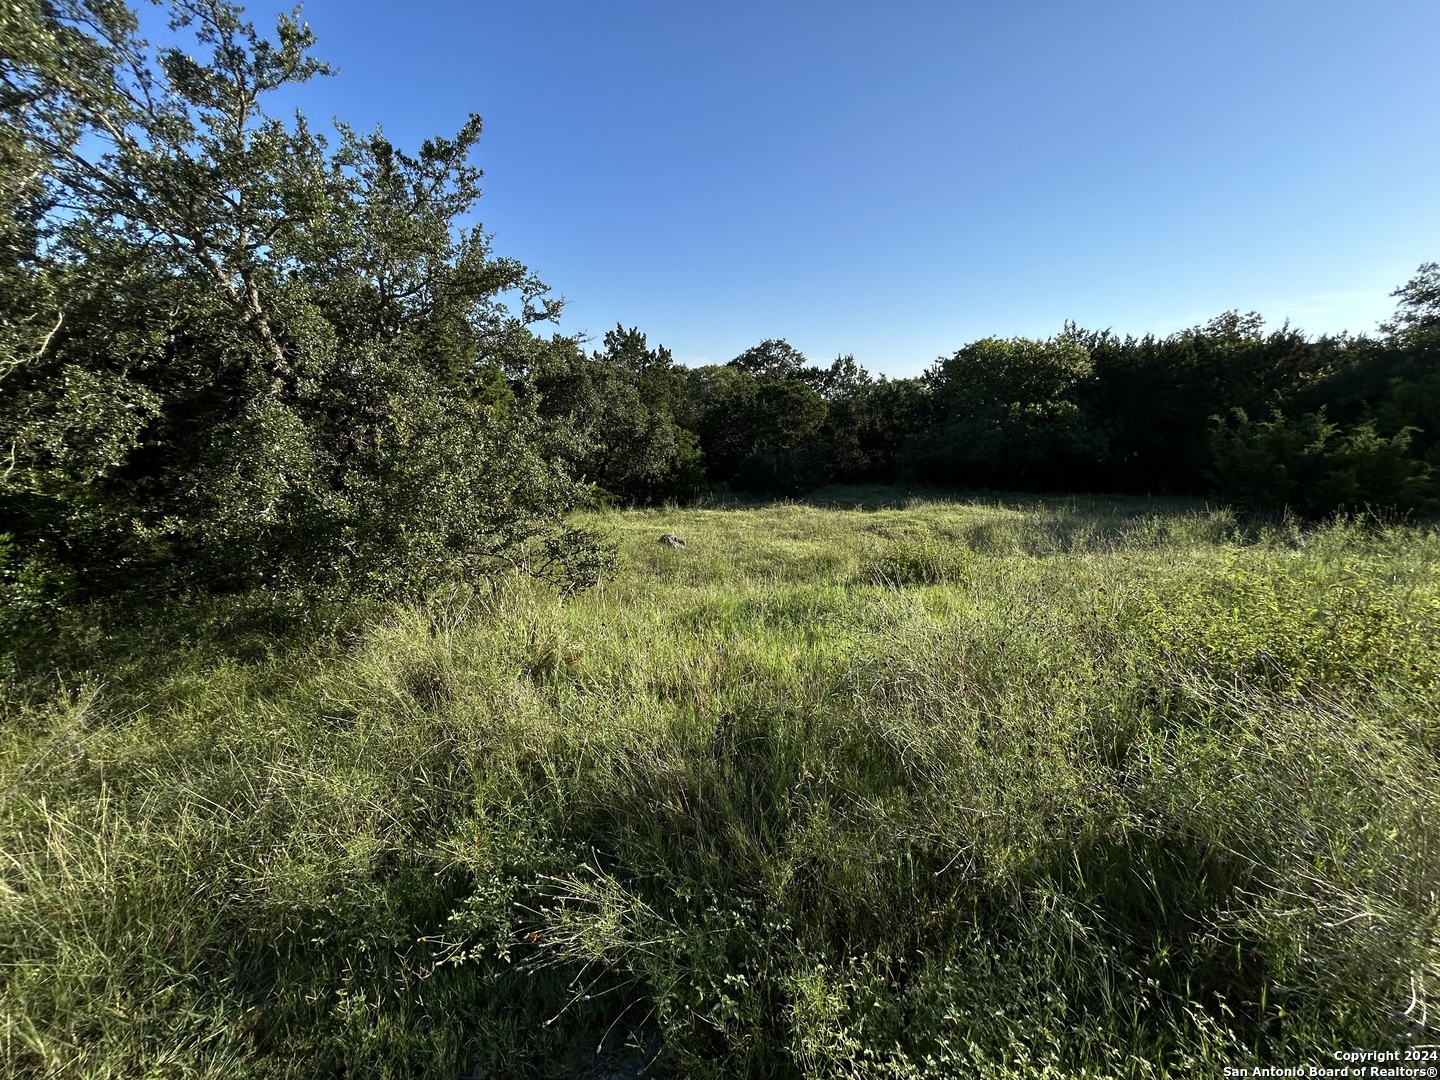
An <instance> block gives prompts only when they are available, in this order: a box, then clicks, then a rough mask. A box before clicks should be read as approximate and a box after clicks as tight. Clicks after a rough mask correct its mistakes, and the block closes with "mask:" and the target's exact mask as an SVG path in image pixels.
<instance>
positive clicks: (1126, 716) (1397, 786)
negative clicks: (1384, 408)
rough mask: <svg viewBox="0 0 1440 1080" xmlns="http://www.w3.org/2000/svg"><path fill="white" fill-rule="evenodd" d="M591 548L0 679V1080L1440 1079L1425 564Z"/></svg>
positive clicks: (1435, 631) (848, 507)
mask: <svg viewBox="0 0 1440 1080" xmlns="http://www.w3.org/2000/svg"><path fill="white" fill-rule="evenodd" d="M584 523H585V524H588V525H591V526H593V527H595V528H597V529H600V530H602V531H604V532H606V533H608V534H609V535H610V536H612V537H613V538H614V540H615V541H616V542H617V543H618V546H619V553H620V568H619V570H618V572H617V573H616V574H615V575H614V576H613V577H612V578H611V579H609V580H607V581H605V582H604V583H603V584H602V585H601V586H600V587H598V588H596V589H594V590H592V591H590V592H587V593H584V594H581V595H578V596H574V597H570V598H567V599H560V598H557V597H555V596H553V595H551V594H547V593H545V592H543V591H542V590H540V589H539V588H537V587H532V586H529V585H527V584H525V583H523V582H521V581H514V582H508V583H504V584H502V585H501V586H500V587H498V588H488V587H486V588H477V589H469V588H457V589H455V590H452V591H450V592H448V593H446V594H444V595H439V596H436V597H434V598H432V600H431V601H430V602H429V603H428V604H426V605H421V606H416V607H405V608H394V609H383V608H378V607H377V608H369V609H365V610H357V609H353V608H351V609H346V610H331V609H321V610H308V609H305V608H303V607H301V606H299V605H298V604H297V603H292V604H290V605H289V606H286V605H285V604H281V603H279V602H277V601H271V602H269V603H268V604H261V603H260V602H259V601H256V600H253V599H252V600H242V599H226V600H210V601H206V602H205V603H203V604H202V603H180V602H176V603H175V604H174V605H173V606H172V607H170V608H168V609H163V610H162V609H156V610H151V611H148V612H146V613H145V614H144V615H143V616H140V617H137V616H134V615H130V616H125V617H122V616H119V615H116V614H114V613H106V612H104V611H97V612H91V613H89V614H87V616H86V617H85V618H83V619H76V621H75V622H74V623H73V625H68V626H65V627H61V628H59V629H57V630H56V631H55V632H54V633H53V634H50V635H48V636H47V637H46V638H45V639H43V640H40V641H37V642H34V643H32V645H31V646H30V648H29V649H28V650H27V652H26V654H25V655H24V656H21V657H18V658H16V660H15V662H14V663H13V664H12V667H11V673H10V675H9V677H8V681H7V684H6V686H7V689H6V694H7V697H6V714H7V715H6V718H5V723H4V726H3V730H0V740H3V741H0V852H3V876H0V1071H3V1072H4V1073H5V1074H6V1075H16V1076H29V1075H35V1076H44V1075H51V1076H57V1077H58V1076H64V1077H72V1076H74V1077H86V1076H96V1077H99V1076H114V1077H120V1076H126V1077H129V1076H137V1077H138V1076H145V1077H152V1076H153V1077H172V1076H173V1077H200V1076H212V1077H249V1076H255V1077H262V1076H263V1077H282V1076H296V1077H302V1076H307V1077H308V1076H314V1077H321V1076H324V1077H330V1076H346V1077H396V1078H399V1077H410V1076H434V1077H444V1078H447V1080H455V1078H459V1077H462V1076H465V1077H472V1076H473V1077H482V1076H483V1077H489V1078H496V1077H512V1076H555V1077H578V1076H582V1075H586V1071H585V1070H586V1069H587V1068H591V1067H593V1066H595V1064H596V1062H597V1061H599V1062H600V1063H602V1064H607V1067H614V1068H620V1067H621V1065H620V1064H619V1063H621V1062H626V1061H628V1062H630V1064H629V1065H626V1066H625V1067H626V1068H631V1069H633V1067H634V1065H633V1063H634V1062H635V1061H636V1060H638V1055H642V1054H643V1055H644V1056H646V1057H647V1058H653V1059H654V1060H653V1064H652V1065H651V1071H650V1072H649V1073H647V1075H649V1074H652V1073H653V1074H658V1075H681V1076H697V1077H699V1076H714V1077H722V1076H818V1077H910V1076H915V1077H919V1076H954V1077H996V1078H999V1077H1034V1078H1040V1077H1057V1078H1058V1077H1071V1076H1076V1077H1095V1078H1099V1077H1161V1076H1169V1077H1191V1076H1219V1075H1221V1074H1222V1071H1223V1068H1224V1066H1225V1065H1233V1066H1240V1065H1250V1064H1256V1063H1271V1064H1280V1065H1293V1064H1297V1063H1303V1062H1315V1063H1319V1064H1333V1059H1325V1060H1322V1055H1328V1054H1329V1052H1330V1051H1332V1050H1335V1049H1344V1048H1352V1047H1353V1048H1363V1049H1384V1048H1393V1047H1400V1046H1405V1045H1411V1044H1424V1043H1435V1042H1440V1015H1437V1009H1440V1000H1437V999H1440V993H1437V992H1440V899H1437V892H1436V890H1437V889H1440V534H1437V532H1436V531H1435V530H1434V529H1433V528H1418V527H1393V528H1386V529H1378V528H1365V527H1362V526H1360V525H1358V524H1344V523H1341V524H1337V525H1332V526H1328V527H1326V528H1322V529H1318V530H1314V531H1309V532H1302V531H1300V530H1299V529H1297V528H1295V527H1293V526H1289V525H1284V524H1281V525H1275V526H1272V527H1270V528H1263V529H1262V528H1242V527H1240V526H1239V525H1237V523H1236V522H1235V520H1234V519H1233V518H1232V517H1231V516H1230V515H1228V514H1227V513H1224V512H1215V511H1207V510H1205V509H1204V508H1202V507H1196V506H1192V505H1188V504H1166V503H1151V502H1143V501H1138V500H1134V501H1126V500H1098V499H1097V500H1074V499H1069V500H1045V501H1037V500H1033V499H1032V500H1028V501H1015V500H1005V499H988V500H971V501H964V500H954V501H950V500H945V499H941V498H934V499H930V500H928V501H926V500H917V499H906V498H905V497H904V496H903V495H900V494H897V493H894V492H887V491H881V490H854V489H849V490H834V491H829V492H822V493H819V495H818V496H817V497H816V498H815V499H812V500H811V501H810V502H809V503H807V504H783V505H754V506H733V507H717V508H713V509H673V510H663V511H659V510H657V511H625V512H596V513H591V514H589V515H586V516H585V517H584ZM666 532H670V533H676V534H678V535H680V536H682V537H684V538H685V539H686V541H687V543H688V546H687V547H686V548H685V549H683V550H672V549H670V548H668V547H665V546H662V545H661V544H659V543H657V539H658V537H659V536H660V534H661V533H666ZM627 1044H629V1045H630V1046H631V1047H632V1049H630V1050H627V1049H626V1046H627ZM597 1047H599V1048H601V1049H600V1051H599V1053H598V1055H597ZM633 1047H639V1048H640V1049H639V1050H635V1049H633ZM627 1055H628V1057H627ZM625 1075H630V1073H626V1074H625Z"/></svg>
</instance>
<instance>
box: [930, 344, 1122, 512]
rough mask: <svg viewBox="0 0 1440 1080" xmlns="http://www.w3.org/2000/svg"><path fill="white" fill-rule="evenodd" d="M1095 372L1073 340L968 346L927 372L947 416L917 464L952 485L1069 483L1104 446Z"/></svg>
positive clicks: (941, 412) (937, 403)
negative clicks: (1090, 403)
mask: <svg viewBox="0 0 1440 1080" xmlns="http://www.w3.org/2000/svg"><path fill="white" fill-rule="evenodd" d="M1092 371H1093V368H1092V365H1091V362H1090V355H1089V352H1088V350H1086V349H1085V348H1084V347H1083V346H1081V345H1079V344H1077V343H1076V342H1074V341H1071V340H1069V339H1068V338H1065V337H1059V338H1052V339H1050V340H1048V341H1036V340H1031V339H1027V338H1012V339H1009V340H1004V339H1001V338H985V339H983V340H981V341H977V342H974V343H972V344H970V345H967V346H965V348H963V349H960V350H959V351H958V352H956V353H954V354H953V355H952V356H949V357H944V358H942V359H940V360H939V361H937V362H936V364H935V365H934V366H933V367H932V368H931V369H930V370H929V371H928V372H926V375H925V378H926V382H927V383H928V384H929V385H930V387H931V390H932V393H933V394H934V396H935V406H936V409H937V412H938V413H939V416H940V420H939V422H938V423H937V424H936V426H935V427H933V428H931V429H930V431H928V432H926V433H925V435H924V436H922V437H921V438H919V439H917V440H916V441H915V443H914V444H913V445H912V448H911V450H910V453H909V460H910V461H911V462H912V463H913V464H914V465H915V467H916V468H917V470H918V471H919V472H920V473H921V474H922V475H924V476H926V477H927V478H929V479H933V480H938V481H940V482H943V483H949V484H985V485H1010V486H1022V487H1033V486H1036V485H1043V486H1051V487H1063V486H1065V485H1066V483H1067V482H1069V481H1071V480H1072V479H1073V476H1074V473H1075V471H1076V468H1077V465H1078V464H1083V463H1084V462H1086V461H1089V460H1093V459H1094V458H1095V457H1097V456H1099V454H1100V453H1101V452H1102V450H1103V444H1104V437H1103V435H1102V434H1101V433H1099V432H1097V431H1096V430H1095V428H1094V425H1093V423H1092V421H1091V417H1090V415H1089V413H1088V410H1087V408H1086V407H1085V400H1084V396H1083V391H1084V389H1085V386H1086V384H1087V383H1088V381H1089V380H1090V378H1091V376H1092Z"/></svg>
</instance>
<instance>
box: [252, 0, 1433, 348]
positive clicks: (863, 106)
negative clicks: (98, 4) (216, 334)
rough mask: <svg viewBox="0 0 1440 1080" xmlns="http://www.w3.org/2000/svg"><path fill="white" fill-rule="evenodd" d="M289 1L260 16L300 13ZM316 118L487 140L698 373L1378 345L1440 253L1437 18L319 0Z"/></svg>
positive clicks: (562, 282) (1379, 8) (556, 234)
mask: <svg viewBox="0 0 1440 1080" xmlns="http://www.w3.org/2000/svg"><path fill="white" fill-rule="evenodd" d="M278 6H279V5H276V6H275V7H272V6H269V5H264V4H261V3H254V2H252V3H251V4H250V5H249V6H248V11H249V14H250V15H251V16H252V17H253V18H255V19H256V21H257V22H259V23H261V24H262V25H269V24H271V22H272V20H271V13H272V12H273V11H274V10H276V8H277V7H278ZM303 18H304V19H305V20H306V21H308V22H309V23H310V25H311V27H312V28H313V29H314V30H315V32H316V33H317V35H318V36H319V47H318V49H317V55H319V56H320V57H321V58H323V59H326V60H329V61H330V62H332V63H333V64H335V65H337V66H338V67H339V69H340V74H339V75H338V76H337V77H335V78H332V79H328V80H322V81H321V82H320V84H319V85H316V86H314V87H313V88H310V89H308V90H307V92H306V93H305V95H304V97H303V107H304V109H305V111H306V112H307V114H309V115H310V117H311V118H312V120H314V121H316V122H317V123H318V122H319V121H322V120H325V119H328V117H330V116H332V115H333V116H338V117H340V118H341V119H343V120H346V121H347V122H350V123H353V124H355V125H356V126H358V127H360V128H362V129H363V128H369V127H370V126H372V125H373V124H375V123H378V124H380V125H381V126H382V127H383V128H384V129H385V131H386V133H387V134H388V135H389V136H390V137H391V138H392V140H393V141H395V142H396V143H397V144H400V145H402V146H409V147H414V146H415V145H418V143H419V142H420V140H422V139H423V138H425V137H426V136H428V135H433V134H450V133H452V132H453V131H454V130H455V129H456V128H457V127H458V126H459V124H460V123H461V122H462V121H463V120H464V118H465V116H466V115H467V114H468V113H470V112H472V111H474V112H478V113H480V114H482V115H483V116H484V118H485V135H484V137H483V140H482V142H481V146H480V150H479V154H478V159H477V161H478V164H480V165H481V166H482V167H483V168H484V170H485V173H486V179H485V198H484V199H483V200H482V202H481V213H480V217H481V220H482V221H483V223H484V226H485V228H486V230H487V231H489V232H492V233H493V234H494V237H495V249H496V251H497V252H498V253H500V254H505V255H511V256H514V257H516V258H518V259H520V260H521V261H523V262H525V263H527V264H528V265H529V266H530V267H531V268H532V269H534V270H535V271H536V272H537V273H538V274H539V275H540V276H541V277H542V278H543V279H544V280H546V281H547V282H549V283H550V284H551V285H552V286H553V287H554V288H555V289H556V291H557V292H560V293H563V294H564V295H565V296H566V297H567V299H568V305H567V308H566V311H565V315H564V317H563V318H562V320H561V323H560V326H559V329H560V330H562V331H564V332H567V333H577V332H588V333H589V334H591V335H593V336H595V337H597V338H598V337H599V336H600V335H601V334H603V333H604V331H605V330H606V329H608V328H610V327H612V326H614V325H615V323H617V322H621V323H624V324H625V325H626V326H631V325H635V326H639V327H640V328H641V329H642V330H644V331H645V332H646V333H647V334H648V335H649V336H650V340H651V342H652V344H653V343H656V342H659V343H663V344H665V345H668V346H669V347H670V348H671V349H673V350H674V352H675V354H676V356H677V357H678V358H680V359H682V360H685V361H686V362H690V363H702V362H723V361H725V360H728V359H730V358H731V357H733V356H735V355H736V354H737V353H739V352H741V351H742V350H743V349H745V348H746V347H748V346H750V345H753V344H755V343H756V342H758V341H760V340H762V339H764V338H769V337H784V338H787V339H788V340H789V341H790V342H791V343H792V344H793V345H795V346H796V347H797V348H799V349H800V350H801V351H802V352H804V353H805V354H806V355H808V356H809V357H810V358H811V359H812V360H821V361H828V360H829V359H831V358H833V357H834V356H835V355H837V354H840V353H853V354H854V355H855V357H856V359H857V360H859V361H860V362H861V363H862V364H864V365H866V366H867V367H869V368H870V369H871V370H872V371H879V372H885V373H887V374H891V375H909V374H915V373H917V372H918V371H920V370H921V369H922V368H924V367H925V366H926V365H928V364H929V363H930V362H931V361H933V360H934V359H935V357H937V356H938V355H940V354H942V353H950V352H953V351H954V350H955V349H957V348H959V347H960V346H961V345H963V344H965V343H966V342H968V341H971V340H974V339H975V338H978V337H982V336H985V335H988V334H998V335H1003V336H1010V335H1032V336H1049V335H1050V334H1052V333H1055V332H1057V331H1058V330H1060V329H1061V327H1062V325H1063V323H1064V321H1065V320H1066V319H1074V320H1076V321H1077V322H1079V323H1080V324H1081V325H1083V326H1086V327H1090V328H1096V329H1098V328H1104V327H1107V326H1108V327H1113V328H1114V329H1115V330H1116V331H1117V332H1121V333H1128V332H1134V333H1142V332H1145V331H1152V330H1153V331H1156V332H1160V333H1168V332H1170V331H1173V330H1176V329H1180V328H1183V327H1185V326H1190V325H1194V324H1196V323H1198V322H1203V321H1204V320H1206V319H1208V318H1210V317H1211V316H1213V315H1216V314H1218V313H1219V312H1221V311H1224V310H1226V309H1229V308H1239V309H1241V310H1258V311H1260V312H1261V313H1262V314H1264V315H1265V316H1266V317H1267V319H1269V320H1270V321H1271V322H1272V323H1278V322H1280V321H1281V320H1282V319H1285V318H1287V317H1288V318H1289V319H1290V320H1291V321H1292V322H1293V323H1295V324H1297V325H1299V326H1301V327H1303V328H1305V329H1307V330H1311V331H1314V332H1319V331H1339V330H1342V329H1349V330H1352V331H1356V332H1366V331H1373V330H1374V328H1375V323H1376V321H1377V320H1379V319H1382V318H1384V317H1385V316H1387V315H1388V314H1389V313H1390V312H1391V311H1392V310H1393V307H1394V302H1393V300H1391V299H1390V297H1389V296H1388V293H1389V292H1390V291H1391V290H1393V289H1394V288H1395V287H1397V286H1398V285H1400V284H1402V283H1403V282H1405V281H1406V280H1407V279H1408V278H1409V277H1410V276H1411V275H1412V274H1413V272H1414V270H1415V268H1416V267H1417V266H1418V265H1419V264H1420V263H1421V262H1425V261H1429V260H1440V3H1436V0H1353V2H1344V3H1342V2H1336V0H1283V2H1282V0H1193V2H1181V0H1123V2H1122V0H984V2H980V0H972V2H952V3H934V2H924V3H921V2H906V0H890V2H888V3H880V2H879V0H871V2H867V3H858V2H850V0H825V2H817V0H805V2H799V0H769V2H764V3H754V2H748V0H746V2H730V0H726V2H719V0H716V2H703V0H574V2H546V0H539V2H533V0H532V2H522V0H478V2H470V3H461V2H451V0H411V2H408V3H394V2H388V0H387V2H383V3H382V2H372V0H310V2H309V3H307V4H306V5H305V8H304V12H303Z"/></svg>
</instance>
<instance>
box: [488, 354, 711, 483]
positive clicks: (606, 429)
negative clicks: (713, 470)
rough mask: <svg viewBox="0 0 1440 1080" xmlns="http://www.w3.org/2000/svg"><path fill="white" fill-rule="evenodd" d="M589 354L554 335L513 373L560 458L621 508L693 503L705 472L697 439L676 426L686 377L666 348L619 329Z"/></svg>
mask: <svg viewBox="0 0 1440 1080" xmlns="http://www.w3.org/2000/svg"><path fill="white" fill-rule="evenodd" d="M604 343H605V350H604V352H594V353H591V354H589V355H587V354H586V353H585V351H584V350H583V349H582V348H581V347H580V344H579V343H578V342H577V341H574V340H573V339H570V338H562V337H559V336H556V337H555V338H553V339H552V340H551V341H550V342H549V343H548V344H546V345H544V346H541V347H538V348H534V349H532V350H530V352H529V355H528V356H527V357H526V358H525V359H524V361H523V362H522V363H520V364H518V365H517V364H514V363H512V364H511V374H512V376H513V377H514V378H516V380H517V386H518V388H519V389H520V391H521V393H522V394H526V395H534V397H535V398H536V399H537V402H538V404H537V409H538V413H539V415H540V417H541V418H542V419H544V420H545V421H546V422H547V424H548V425H549V427H550V436H551V438H553V439H554V440H555V442H556V445H557V447H558V448H559V452H560V454H561V456H562V457H563V458H564V459H565V460H566V461H567V462H568V464H569V467H570V469H571V470H572V472H573V473H574V475H575V476H576V477H577V478H579V479H580V480H582V481H584V482H587V483H590V484H594V485H596V486H597V487H598V488H599V489H600V490H601V491H603V492H605V493H606V494H607V495H609V496H613V497H615V498H617V499H620V500H621V501H623V502H625V503H632V504H633V503H654V502H664V501H665V500H666V499H683V498H690V497H693V496H694V495H695V494H696V493H697V492H698V491H699V489H700V487H701V485H702V483H703V478H704V472H703V467H702V465H701V453H700V450H699V445H698V440H697V438H696V437H695V435H694V433H693V432H691V431H689V430H688V429H686V428H683V427H681V426H680V425H679V424H677V423H676V420H675V413H676V412H677V411H679V410H680V409H681V408H682V401H683V396H684V393H685V382H684V375H683V374H682V373H681V371H680V370H679V369H677V368H676V366H675V361H674V358H673V357H672V356H671V354H670V350H669V349H666V348H665V347H664V346H660V347H658V348H656V349H651V348H650V347H649V346H648V344H647V342H646V340H645V335H644V334H642V333H641V332H640V331H639V330H638V329H634V328H632V329H630V330H626V329H624V328H623V327H621V326H618V325H617V326H616V327H615V329H614V330H611V331H609V332H608V333H607V334H606V335H605V342H604Z"/></svg>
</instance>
